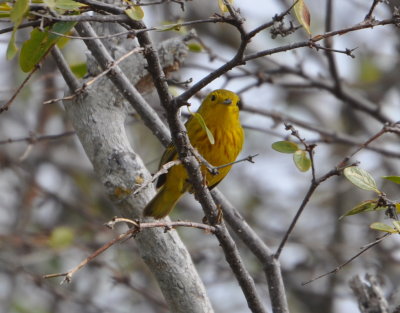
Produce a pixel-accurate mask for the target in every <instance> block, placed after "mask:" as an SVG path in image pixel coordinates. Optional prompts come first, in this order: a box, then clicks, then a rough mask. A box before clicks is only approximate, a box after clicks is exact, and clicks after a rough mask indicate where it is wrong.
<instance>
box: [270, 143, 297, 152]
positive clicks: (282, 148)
mask: <svg viewBox="0 0 400 313" xmlns="http://www.w3.org/2000/svg"><path fill="white" fill-rule="evenodd" d="M272 149H274V150H275V151H278V152H281V153H290V154H291V153H295V152H296V151H298V150H300V149H299V146H298V145H297V144H296V143H294V142H292V141H277V142H274V143H273V144H272Z"/></svg>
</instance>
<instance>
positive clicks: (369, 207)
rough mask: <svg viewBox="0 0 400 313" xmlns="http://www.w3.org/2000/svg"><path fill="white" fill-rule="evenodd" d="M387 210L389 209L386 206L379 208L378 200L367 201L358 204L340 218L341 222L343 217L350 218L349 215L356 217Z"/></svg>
mask: <svg viewBox="0 0 400 313" xmlns="http://www.w3.org/2000/svg"><path fill="white" fill-rule="evenodd" d="M386 209H387V207H386V206H378V200H376V199H374V200H366V201H363V202H361V203H359V204H357V205H356V206H355V207H354V208H352V209H351V210H350V211H348V212H346V213H345V214H343V215H342V216H341V217H339V220H341V219H342V218H343V217H345V216H349V215H355V214H359V213H364V212H370V211H380V210H386Z"/></svg>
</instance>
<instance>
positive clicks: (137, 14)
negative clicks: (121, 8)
mask: <svg viewBox="0 0 400 313" xmlns="http://www.w3.org/2000/svg"><path fill="white" fill-rule="evenodd" d="M125 13H126V15H128V16H129V17H130V18H131V19H132V20H134V21H140V20H142V19H143V17H144V12H143V9H142V8H141V7H140V6H139V5H133V6H132V7H130V8H129V9H126V10H125Z"/></svg>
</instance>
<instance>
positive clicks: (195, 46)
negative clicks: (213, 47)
mask: <svg viewBox="0 0 400 313" xmlns="http://www.w3.org/2000/svg"><path fill="white" fill-rule="evenodd" d="M186 46H187V47H188V49H189V51H191V52H201V51H203V46H202V45H201V44H199V43H197V42H192V43H188V44H186Z"/></svg>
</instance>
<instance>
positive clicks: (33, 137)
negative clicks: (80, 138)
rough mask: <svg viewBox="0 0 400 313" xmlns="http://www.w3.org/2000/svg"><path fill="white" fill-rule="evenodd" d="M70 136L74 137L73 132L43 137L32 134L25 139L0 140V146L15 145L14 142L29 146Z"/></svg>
mask: <svg viewBox="0 0 400 313" xmlns="http://www.w3.org/2000/svg"><path fill="white" fill-rule="evenodd" d="M72 135H75V131H67V132H64V133H61V134H57V135H43V136H36V135H35V134H33V133H32V134H31V135H30V136H27V137H20V138H8V139H5V140H0V145H4V144H9V143H15V142H27V143H29V144H34V143H36V142H39V141H46V140H57V139H60V138H64V137H68V136H72Z"/></svg>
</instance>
